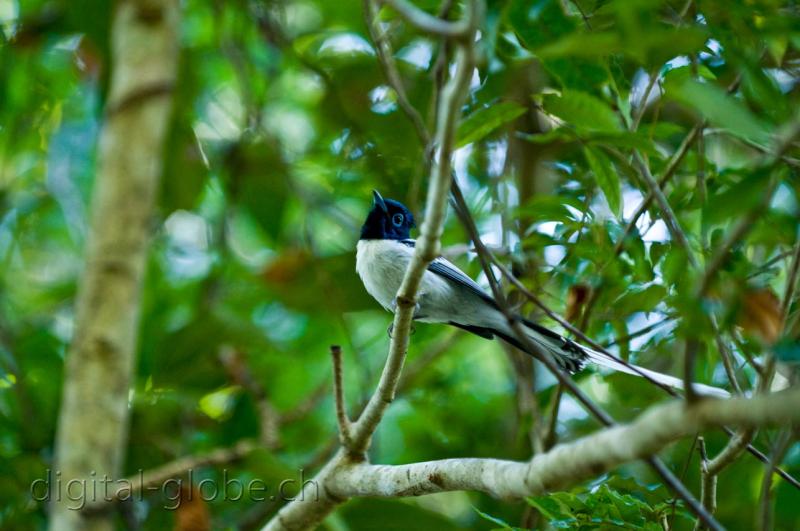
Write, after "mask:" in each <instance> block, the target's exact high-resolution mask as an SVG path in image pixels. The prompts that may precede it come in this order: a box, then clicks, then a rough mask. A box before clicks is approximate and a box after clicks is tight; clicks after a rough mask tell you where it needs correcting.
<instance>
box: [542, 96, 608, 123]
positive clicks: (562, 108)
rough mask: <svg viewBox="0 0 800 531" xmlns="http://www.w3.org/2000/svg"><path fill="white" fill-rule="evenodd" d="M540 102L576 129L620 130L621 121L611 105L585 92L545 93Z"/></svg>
mask: <svg viewBox="0 0 800 531" xmlns="http://www.w3.org/2000/svg"><path fill="white" fill-rule="evenodd" d="M542 103H543V105H544V108H545V110H546V111H547V112H549V113H550V114H552V115H554V116H557V117H558V118H560V119H561V120H563V121H565V122H567V123H569V124H571V125H573V126H574V127H576V128H577V129H578V130H585V131H601V132H618V131H621V130H622V122H621V121H620V119H619V116H617V114H616V113H615V112H614V110H613V109H612V108H611V106H610V105H609V104H608V103H606V102H604V101H603V100H601V99H600V98H598V97H596V96H592V95H591V94H587V93H586V92H581V91H579V90H565V91H564V92H563V93H562V94H561V96H558V95H555V94H546V95H545V96H544V98H543V102H542Z"/></svg>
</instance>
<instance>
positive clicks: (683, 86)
mask: <svg viewBox="0 0 800 531" xmlns="http://www.w3.org/2000/svg"><path fill="white" fill-rule="evenodd" d="M667 81H668V82H667V83H666V93H667V95H668V96H669V97H671V98H672V99H675V100H677V101H679V102H681V103H683V104H684V105H687V106H689V107H692V108H693V109H695V110H696V111H697V112H699V113H700V114H701V115H703V116H704V117H705V118H707V119H708V120H709V121H710V122H711V123H712V124H714V125H716V126H718V127H722V128H724V129H727V130H728V131H729V132H730V133H731V134H733V135H735V136H738V137H739V138H742V139H744V140H749V141H751V142H755V143H757V144H760V145H762V146H766V145H768V144H769V142H770V135H771V127H770V125H769V124H767V123H766V122H765V121H763V120H761V119H760V118H758V117H757V116H755V115H754V114H753V113H752V112H750V110H749V109H748V108H747V107H746V106H745V105H744V104H743V103H742V102H741V101H739V100H737V99H736V98H734V97H733V96H731V95H729V94H728V93H727V92H726V91H725V90H724V89H722V88H721V87H719V86H717V85H714V84H712V83H702V82H700V81H696V80H694V79H689V78H686V79H675V80H673V82H670V77H669V76H667Z"/></svg>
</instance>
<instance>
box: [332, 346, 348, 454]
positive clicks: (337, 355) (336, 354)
mask: <svg viewBox="0 0 800 531" xmlns="http://www.w3.org/2000/svg"><path fill="white" fill-rule="evenodd" d="M331 359H332V361H333V398H334V401H335V402H336V422H337V423H338V424H339V440H340V442H341V443H342V446H344V447H346V448H350V446H351V444H352V435H351V434H350V426H351V424H350V419H349V418H348V417H347V408H346V407H345V403H344V385H343V384H342V347H340V346H339V345H331Z"/></svg>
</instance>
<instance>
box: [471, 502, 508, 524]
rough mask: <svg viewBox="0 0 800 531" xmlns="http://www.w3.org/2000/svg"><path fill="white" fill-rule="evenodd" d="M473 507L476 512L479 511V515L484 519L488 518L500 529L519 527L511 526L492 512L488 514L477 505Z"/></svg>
mask: <svg viewBox="0 0 800 531" xmlns="http://www.w3.org/2000/svg"><path fill="white" fill-rule="evenodd" d="M472 508H473V509H474V510H475V512H476V513H478V516H480V517H481V518H483V519H484V520H488V521H489V522H492V523H493V524H497V525H498V526H499V528H498V529H517V528H515V527H511V526H510V525H508V523H506V522H505V521H504V520H501V519H500V518H497V517H496V516H492V515H490V514H486V513H485V512H483V511H481V510H480V509H478V508H477V507H475V506H473V507H472Z"/></svg>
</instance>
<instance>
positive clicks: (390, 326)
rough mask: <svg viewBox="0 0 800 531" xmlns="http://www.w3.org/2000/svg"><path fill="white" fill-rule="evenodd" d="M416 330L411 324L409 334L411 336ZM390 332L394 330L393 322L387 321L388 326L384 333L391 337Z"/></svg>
mask: <svg viewBox="0 0 800 531" xmlns="http://www.w3.org/2000/svg"><path fill="white" fill-rule="evenodd" d="M416 331H417V329H416V328H414V325H413V324H412V325H411V331H410V334H409V335H412V336H413V335H414V333H415V332H416ZM392 332H394V322H392V323H389V328H387V329H386V334H387V335H388V336H389V339H392Z"/></svg>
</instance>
